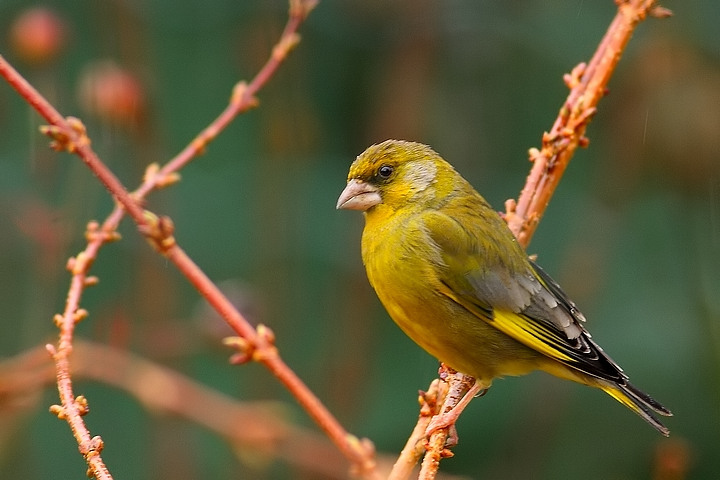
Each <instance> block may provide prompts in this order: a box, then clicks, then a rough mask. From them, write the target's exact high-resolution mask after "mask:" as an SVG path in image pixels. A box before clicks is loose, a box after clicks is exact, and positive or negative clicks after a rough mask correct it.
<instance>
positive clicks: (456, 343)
mask: <svg viewBox="0 0 720 480" xmlns="http://www.w3.org/2000/svg"><path fill="white" fill-rule="evenodd" d="M337 208H338V209H349V210H360V211H362V212H364V216H365V228H364V230H363V234H362V259H363V263H364V264H365V269H366V271H367V276H368V280H369V281H370V284H371V285H372V287H373V288H374V290H375V292H376V293H377V296H378V297H379V299H380V301H381V302H382V304H383V305H384V306H385V308H386V310H387V311H388V313H389V314H390V316H391V317H392V319H393V320H394V321H395V322H396V323H397V324H398V326H399V327H400V328H401V329H402V330H403V331H404V332H405V333H406V334H407V335H408V336H409V337H410V338H411V339H413V340H414V341H415V342H416V343H417V344H418V345H420V346H421V347H422V348H424V349H425V350H426V351H427V352H428V353H430V354H431V355H433V356H435V357H436V358H437V359H438V360H440V361H441V362H443V363H445V364H446V365H448V366H450V367H452V368H454V369H455V370H457V371H459V372H462V373H465V374H467V375H471V376H473V377H475V379H476V382H479V383H480V384H481V385H482V386H483V387H484V388H488V387H490V385H491V383H492V381H493V379H494V378H498V377H503V376H506V375H524V374H526V373H529V372H531V371H533V370H542V371H545V372H548V373H550V374H552V375H555V376H557V377H560V378H563V379H567V380H573V381H575V382H579V383H582V384H585V385H589V386H591V387H597V388H599V389H601V390H603V391H605V392H606V393H608V394H609V395H610V396H612V397H613V398H615V399H616V400H618V401H619V402H620V403H622V404H623V405H625V406H626V407H628V408H630V409H631V410H632V411H633V412H635V413H636V414H638V415H640V416H641V417H642V418H643V419H645V420H646V421H647V422H648V423H649V424H650V425H652V426H653V427H655V429H656V430H657V431H659V432H660V433H661V434H663V435H665V436H667V435H668V434H669V430H668V429H667V428H666V427H665V426H664V425H663V424H662V423H660V421H659V420H658V419H657V418H656V416H655V414H659V415H664V416H670V415H672V413H670V411H669V410H668V409H667V408H665V407H664V406H662V405H661V404H660V403H658V402H657V401H655V400H653V399H652V398H650V396H648V395H647V394H645V393H643V392H642V391H640V390H639V389H637V388H635V387H634V386H633V385H631V384H630V383H629V382H628V377H627V375H625V374H624V373H623V371H622V369H621V368H620V367H619V366H618V364H617V363H615V362H614V361H613V360H612V359H611V358H610V357H609V356H607V355H606V354H605V353H604V352H603V350H602V348H600V346H599V345H598V344H597V343H595V342H594V341H593V339H592V338H591V337H590V334H589V333H588V331H587V330H586V329H585V327H584V325H583V324H584V323H585V317H584V316H583V314H582V313H580V311H579V310H578V308H577V307H576V306H575V304H574V303H573V302H572V301H571V300H570V299H569V298H568V296H567V295H566V294H565V292H563V290H562V289H561V288H560V286H559V285H558V284H557V283H556V282H555V281H553V279H552V278H550V276H548V274H547V273H545V272H544V271H543V270H542V269H541V268H540V267H538V266H537V265H536V264H535V263H534V262H533V261H531V260H530V259H529V258H528V256H527V255H526V253H525V251H524V250H523V248H522V247H521V246H520V244H518V242H517V240H516V239H515V237H514V236H513V234H512V233H511V231H510V229H509V228H508V227H507V225H506V223H505V222H504V220H503V219H502V218H501V216H500V215H499V214H498V213H497V212H496V211H494V210H493V209H492V208H491V207H490V205H489V204H488V203H487V202H486V201H485V199H484V198H483V197H481V196H480V194H478V193H477V192H476V191H475V190H474V189H473V187H472V186H471V185H470V184H469V183H468V182H467V181H466V180H465V179H464V178H463V177H461V176H460V174H458V173H457V172H456V171H455V170H454V169H453V167H452V166H451V165H450V164H449V163H447V162H446V161H445V160H443V159H442V158H441V157H440V155H438V154H437V153H436V152H435V151H433V150H432V149H431V148H430V147H428V146H426V145H422V144H419V143H412V142H405V141H398V140H387V141H385V142H383V143H380V144H378V145H373V146H371V147H369V148H368V149H367V150H365V151H364V152H363V153H362V154H360V155H359V156H358V157H357V159H356V160H355V162H353V164H352V166H351V167H350V173H349V174H348V181H347V186H346V187H345V189H344V190H343V192H342V194H341V195H340V198H339V199H338V202H337Z"/></svg>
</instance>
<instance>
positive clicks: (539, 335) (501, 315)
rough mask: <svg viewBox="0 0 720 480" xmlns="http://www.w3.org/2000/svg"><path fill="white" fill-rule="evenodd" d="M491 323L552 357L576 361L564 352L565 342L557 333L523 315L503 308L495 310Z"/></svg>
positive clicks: (564, 360) (567, 361)
mask: <svg viewBox="0 0 720 480" xmlns="http://www.w3.org/2000/svg"><path fill="white" fill-rule="evenodd" d="M490 323H491V325H493V326H495V327H497V328H498V330H500V331H502V332H504V333H506V334H508V335H509V336H511V337H512V338H514V339H515V340H517V341H518V342H520V343H523V344H524V345H527V346H528V347H530V348H532V349H533V350H536V351H538V352H540V353H542V354H543V355H547V356H548V357H550V358H555V359H557V360H560V361H561V362H566V363H575V359H574V358H573V357H571V356H569V355H566V354H565V353H563V352H562V349H563V344H562V342H561V341H560V339H558V338H557V336H556V334H554V333H553V332H551V331H550V330H548V329H546V328H544V327H543V326H542V325H540V324H538V323H536V322H533V321H530V320H528V319H527V318H526V317H524V316H523V315H518V314H517V313H514V312H507V311H503V310H493V319H492V321H491V322H490Z"/></svg>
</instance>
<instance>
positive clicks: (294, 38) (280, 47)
mask: <svg viewBox="0 0 720 480" xmlns="http://www.w3.org/2000/svg"><path fill="white" fill-rule="evenodd" d="M298 43H300V35H299V34H297V33H292V34H290V35H286V36H283V37H282V38H281V39H280V41H279V42H278V44H277V45H275V47H273V50H272V57H273V59H275V60H277V61H278V62H282V61H283V60H285V57H287V56H288V54H289V53H290V52H291V51H292V49H293V48H295V47H296V46H297V44H298Z"/></svg>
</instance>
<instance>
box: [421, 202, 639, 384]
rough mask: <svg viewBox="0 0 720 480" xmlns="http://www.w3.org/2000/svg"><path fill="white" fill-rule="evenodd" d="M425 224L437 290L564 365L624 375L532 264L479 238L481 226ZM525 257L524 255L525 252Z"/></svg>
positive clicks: (442, 221) (444, 220)
mask: <svg viewBox="0 0 720 480" xmlns="http://www.w3.org/2000/svg"><path fill="white" fill-rule="evenodd" d="M430 220H431V221H430V222H429V223H428V227H429V229H430V231H431V236H432V237H433V240H434V241H435V242H436V243H437V244H438V247H439V249H440V251H441V252H442V259H443V263H444V265H442V266H440V268H439V270H440V282H441V285H442V287H441V293H443V294H444V295H446V296H448V297H449V298H451V299H452V300H454V301H455V302H456V303H458V304H459V305H461V306H462V307H464V308H465V309H467V310H468V311H470V312H471V313H473V314H474V315H475V316H476V317H477V318H478V319H479V320H481V321H484V322H487V323H489V324H490V325H492V326H494V327H495V328H497V329H499V330H500V331H502V332H503V333H505V334H506V335H508V336H510V337H511V338H514V339H515V340H517V341H518V342H520V343H522V344H524V345H526V346H528V347H530V348H532V349H533V350H536V351H537V352H539V353H542V354H543V355H546V356H548V357H550V358H552V359H555V360H557V361H559V362H561V363H563V364H565V365H567V366H568V367H571V368H574V369H577V370H580V371H582V372H584V373H586V374H588V375H591V376H594V377H597V378H602V379H605V380H609V381H614V382H616V381H622V379H624V378H626V377H625V375H624V374H623V373H622V370H621V369H620V367H619V366H618V365H617V364H616V363H615V362H614V361H613V360H612V359H610V358H609V357H608V356H607V355H606V354H605V353H604V352H603V351H602V349H601V348H600V347H599V346H598V345H597V344H596V343H595V342H593V341H592V339H591V338H590V334H589V333H588V332H587V331H586V330H585V329H584V328H583V326H582V322H584V320H585V318H584V317H583V315H582V314H581V313H580V311H579V310H578V309H577V307H576V306H575V304H574V303H573V302H572V301H570V299H569V298H568V297H567V295H566V294H565V293H564V292H563V291H562V289H561V288H560V287H559V286H558V285H557V283H555V282H554V281H553V280H552V278H550V277H549V276H548V275H547V274H546V273H545V272H544V271H542V270H541V269H540V268H539V267H537V266H536V265H534V264H533V263H531V262H523V263H522V264H521V265H518V263H517V262H515V264H512V263H511V262H512V259H513V258H514V257H513V255H512V254H508V253H507V252H503V251H499V250H497V247H496V244H495V243H492V242H488V241H487V240H485V239H483V238H482V235H483V232H482V227H483V226H482V225H475V226H473V225H465V224H463V225H460V224H459V222H457V221H455V220H454V219H452V218H450V217H448V216H441V215H434V216H433V218H431V219H430ZM523 255H524V253H523Z"/></svg>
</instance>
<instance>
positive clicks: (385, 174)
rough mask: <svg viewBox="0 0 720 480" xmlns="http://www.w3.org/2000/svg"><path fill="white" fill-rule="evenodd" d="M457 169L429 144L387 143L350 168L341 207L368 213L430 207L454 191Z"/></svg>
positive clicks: (363, 155)
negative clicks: (380, 209) (412, 207)
mask: <svg viewBox="0 0 720 480" xmlns="http://www.w3.org/2000/svg"><path fill="white" fill-rule="evenodd" d="M457 176H458V175H457V173H456V172H455V170H454V169H453V168H452V167H451V166H450V164H448V163H447V162H446V161H445V160H443V159H442V158H441V157H440V155H438V154H437V153H435V151H434V150H433V149H431V148H430V147H428V146H427V145H422V144H420V143H413V142H405V141H401V140H386V141H384V142H382V143H380V144H377V145H373V146H371V147H369V148H368V149H367V150H365V151H364V152H363V153H361V154H360V155H359V156H358V157H357V159H356V160H355V161H354V162H353V164H352V165H351V166H350V173H349V174H348V183H347V186H346V187H345V190H343V192H342V193H341V194H340V198H338V203H337V208H338V209H347V210H361V211H364V212H367V211H369V210H370V209H372V208H374V207H376V206H378V205H384V206H386V207H389V208H390V209H391V210H397V209H399V208H402V207H405V206H408V205H413V206H415V207H418V208H423V207H428V206H431V205H432V204H433V202H437V201H438V200H441V199H442V197H444V196H445V195H447V194H448V193H450V192H451V191H452V190H453V188H454V181H453V180H454V178H455V177H457Z"/></svg>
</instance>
